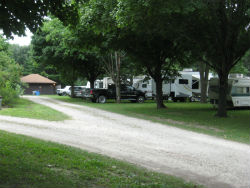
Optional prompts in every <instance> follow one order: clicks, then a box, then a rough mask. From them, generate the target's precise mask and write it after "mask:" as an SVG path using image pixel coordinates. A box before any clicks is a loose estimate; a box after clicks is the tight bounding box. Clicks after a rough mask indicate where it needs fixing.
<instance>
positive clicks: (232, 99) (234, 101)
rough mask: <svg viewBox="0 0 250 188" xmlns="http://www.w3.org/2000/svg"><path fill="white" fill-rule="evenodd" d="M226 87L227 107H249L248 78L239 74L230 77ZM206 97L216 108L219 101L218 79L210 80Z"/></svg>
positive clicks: (249, 80)
mask: <svg viewBox="0 0 250 188" xmlns="http://www.w3.org/2000/svg"><path fill="white" fill-rule="evenodd" d="M228 85H229V87H228V94H227V105H228V107H250V78H246V77H243V75H241V74H234V75H230V76H229V80H228ZM208 97H209V98H210V102H211V103H212V104H213V105H214V106H215V107H217V105H218V99H219V79H218V78H213V79H211V80H210V82H209V91H208Z"/></svg>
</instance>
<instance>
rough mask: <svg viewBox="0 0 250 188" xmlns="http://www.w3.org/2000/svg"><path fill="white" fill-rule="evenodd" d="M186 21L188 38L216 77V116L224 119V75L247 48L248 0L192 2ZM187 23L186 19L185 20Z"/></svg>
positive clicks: (249, 38) (249, 39) (249, 44)
mask: <svg viewBox="0 0 250 188" xmlns="http://www.w3.org/2000/svg"><path fill="white" fill-rule="evenodd" d="M194 2H195V3H194V5H195V6H193V7H194V11H193V12H192V14H189V17H188V18H189V21H186V23H188V24H187V27H188V28H189V29H190V30H189V33H188V34H190V35H191V36H192V39H193V40H194V41H195V42H196V43H197V44H198V45H199V47H200V48H201V50H202V51H203V52H204V55H205V57H206V60H207V61H206V63H207V64H209V66H210V67H212V68H213V69H214V70H215V71H216V73H217V74H218V76H219V98H218V112H217V116H219V117H226V116H227V110H226V108H227V93H228V75H229V73H230V70H231V69H232V68H233V67H234V66H235V65H236V64H237V63H238V62H239V60H240V59H241V58H242V56H244V54H245V53H246V51H247V50H248V49H249V48H250V28H249V26H250V25H249V24H250V14H249V11H250V1H249V0H240V1H235V0H214V1H208V0H202V1H199V2H198V1H194ZM186 20H188V19H186Z"/></svg>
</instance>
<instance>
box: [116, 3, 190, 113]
mask: <svg viewBox="0 0 250 188" xmlns="http://www.w3.org/2000/svg"><path fill="white" fill-rule="evenodd" d="M188 7H189V3H188V2H187V1H178V2H177V1H173V0H151V1H136V0H128V1H122V0H118V4H117V8H116V9H115V14H114V15H115V18H116V21H117V22H118V26H119V28H120V29H121V30H122V34H123V38H124V39H126V40H124V48H125V50H126V51H127V52H128V53H130V54H132V55H133V56H134V57H135V58H136V59H137V62H138V63H139V64H140V65H141V66H143V67H146V69H147V72H148V74H149V75H150V76H151V77H152V78H153V79H154V81H155V82H156V101H157V108H165V105H164V104H163V97H162V83H163V81H164V80H169V79H171V77H174V76H175V75H176V74H177V73H178V71H177V69H176V67H179V65H182V64H184V63H186V61H185V57H187V51H186V50H187V48H186V47H187V44H186V42H185V38H182V35H181V32H182V30H183V28H182V24H181V20H179V17H180V15H181V16H183V15H185V14H187V13H188V11H189V9H188Z"/></svg>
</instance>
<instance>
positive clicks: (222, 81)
mask: <svg viewBox="0 0 250 188" xmlns="http://www.w3.org/2000/svg"><path fill="white" fill-rule="evenodd" d="M228 74H229V73H225V72H221V73H220V74H219V101H218V111H217V114H216V116H218V117H227V93H228Z"/></svg>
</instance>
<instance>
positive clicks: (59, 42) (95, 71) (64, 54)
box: [32, 18, 102, 86]
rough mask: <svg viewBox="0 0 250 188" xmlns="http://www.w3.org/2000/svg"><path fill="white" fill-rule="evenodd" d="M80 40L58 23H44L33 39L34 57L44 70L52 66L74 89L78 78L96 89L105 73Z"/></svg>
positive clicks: (52, 21) (93, 55) (54, 20)
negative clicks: (83, 47)
mask: <svg viewBox="0 0 250 188" xmlns="http://www.w3.org/2000/svg"><path fill="white" fill-rule="evenodd" d="M78 42H79V39H78V37H77V36H75V35H74V33H72V32H71V31H70V30H69V28H67V27H65V26H64V25H63V24H62V22H60V21H59V20H58V19H56V18H53V19H51V20H50V21H49V20H48V21H46V22H44V26H43V27H42V28H41V29H40V30H39V31H37V33H36V34H35V35H34V36H33V38H32V47H33V57H34V58H35V60H36V61H37V62H38V63H39V64H41V65H43V66H47V67H48V66H51V67H54V68H55V69H56V71H58V72H59V73H60V74H61V80H62V81H64V82H65V83H68V84H71V85H73V84H74V82H75V81H76V80H77V79H78V78H87V79H88V80H89V81H90V82H91V83H92V86H93V84H94V81H95V80H96V79H97V77H98V76H99V75H100V74H101V73H102V67H101V66H100V61H99V59H98V55H97V54H96V52H95V51H90V50H85V49H82V48H79V47H78V45H77V43H78Z"/></svg>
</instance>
